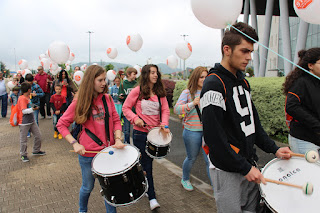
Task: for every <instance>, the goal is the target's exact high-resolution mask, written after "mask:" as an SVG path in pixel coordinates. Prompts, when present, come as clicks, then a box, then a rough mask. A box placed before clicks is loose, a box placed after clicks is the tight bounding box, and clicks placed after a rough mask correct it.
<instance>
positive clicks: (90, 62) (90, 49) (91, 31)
mask: <svg viewBox="0 0 320 213" xmlns="http://www.w3.org/2000/svg"><path fill="white" fill-rule="evenodd" d="M87 33H89V65H90V64H91V44H90V35H91V33H94V32H92V31H88V32H87Z"/></svg>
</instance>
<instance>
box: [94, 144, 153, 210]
mask: <svg viewBox="0 0 320 213" xmlns="http://www.w3.org/2000/svg"><path fill="white" fill-rule="evenodd" d="M101 152H107V153H99V154H97V155H96V156H95V157H94V158H93V160H92V172H93V175H94V176H95V177H97V178H98V180H99V183H100V186H101V190H100V192H101V195H102V196H103V197H104V199H105V200H106V202H107V203H109V204H110V205H112V206H115V207H117V206H126V205H130V204H133V203H135V202H137V201H138V200H139V199H140V198H141V197H143V195H144V194H145V193H146V191H147V190H148V182H147V179H146V177H145V175H144V173H143V169H142V166H141V164H140V163H139V157H140V152H139V151H138V149H137V148H136V147H134V146H131V145H126V146H125V147H124V148H123V149H115V148H113V147H107V148H105V149H103V150H102V151H101Z"/></svg>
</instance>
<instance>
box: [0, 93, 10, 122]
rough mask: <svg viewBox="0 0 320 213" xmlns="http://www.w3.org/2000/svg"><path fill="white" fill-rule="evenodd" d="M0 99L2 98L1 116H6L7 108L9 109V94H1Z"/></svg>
mask: <svg viewBox="0 0 320 213" xmlns="http://www.w3.org/2000/svg"><path fill="white" fill-rule="evenodd" d="M0 100H1V116H2V117H3V118H5V117H6V116H7V109H8V94H4V95H1V96H0Z"/></svg>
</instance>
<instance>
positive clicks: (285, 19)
mask: <svg viewBox="0 0 320 213" xmlns="http://www.w3.org/2000/svg"><path fill="white" fill-rule="evenodd" d="M279 5H280V26H281V32H282V38H283V39H282V41H283V45H282V48H283V56H284V57H285V58H287V59H289V60H290V61H291V60H292V59H291V44H290V27H289V8H288V1H287V0H279ZM291 69H292V65H291V63H290V62H288V61H284V73H285V75H287V74H288V73H289V72H290V71H291Z"/></svg>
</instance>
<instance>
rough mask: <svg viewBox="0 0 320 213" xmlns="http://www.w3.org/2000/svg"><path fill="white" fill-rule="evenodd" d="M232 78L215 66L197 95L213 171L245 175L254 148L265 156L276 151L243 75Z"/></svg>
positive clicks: (251, 161) (249, 166)
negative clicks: (258, 149)
mask: <svg viewBox="0 0 320 213" xmlns="http://www.w3.org/2000/svg"><path fill="white" fill-rule="evenodd" d="M214 74H216V75H218V76H216V75H214ZM236 75H237V77H235V76H234V75H233V74H232V73H231V72H229V71H228V70H226V69H225V68H224V67H223V66H222V65H221V64H219V63H218V64H216V65H215V67H214V68H212V69H211V70H210V72H209V74H208V76H207V78H206V79H205V81H204V84H203V88H202V91H201V95H200V98H201V99H200V106H201V109H202V121H203V135H204V140H205V143H206V144H207V145H208V147H209V156H210V161H211V163H212V164H213V165H214V166H215V167H217V168H219V169H221V170H224V171H227V172H236V173H240V174H242V175H247V174H248V172H249V171H250V169H251V167H252V165H253V164H254V161H257V160H258V158H257V156H256V153H255V149H254V147H253V146H254V144H256V145H257V146H258V147H259V148H261V149H262V150H263V151H265V152H267V153H276V151H277V150H278V149H279V147H278V146H277V145H276V144H275V143H274V141H272V140H271V139H270V138H269V137H268V135H267V134H266V132H265V131H264V130H263V128H262V126H261V123H260V120H259V116H258V113H257V110H256V108H255V106H254V104H253V102H252V100H251V94H250V85H249V83H248V81H247V80H245V79H244V74H243V73H242V72H241V71H238V72H237V73H236Z"/></svg>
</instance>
